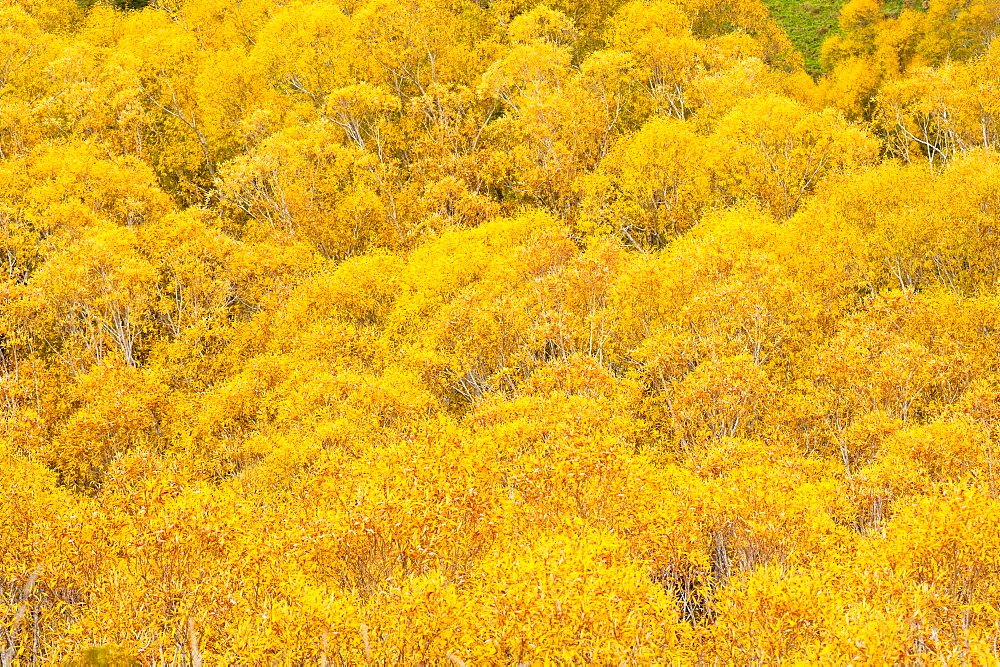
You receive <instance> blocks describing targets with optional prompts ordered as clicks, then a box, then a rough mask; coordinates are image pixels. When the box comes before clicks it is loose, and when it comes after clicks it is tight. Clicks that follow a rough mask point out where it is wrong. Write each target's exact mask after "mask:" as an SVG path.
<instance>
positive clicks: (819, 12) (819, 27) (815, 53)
mask: <svg viewBox="0 0 1000 667" xmlns="http://www.w3.org/2000/svg"><path fill="white" fill-rule="evenodd" d="M764 4H765V5H767V7H768V9H770V10H771V13H772V14H773V15H774V17H775V18H776V19H777V21H778V23H779V24H780V25H781V27H782V28H784V29H785V32H786V33H788V37H789V39H791V40H792V44H794V45H795V48H796V49H798V50H799V51H800V52H801V53H802V55H803V57H804V58H805V65H806V70H807V71H808V72H809V73H810V74H812V75H813V76H817V75H819V73H820V71H821V70H822V68H821V67H820V64H819V52H820V47H822V46H823V40H824V39H826V38H827V37H829V36H830V35H831V34H833V33H836V32H837V30H838V28H837V17H838V16H839V15H840V8H841V7H843V6H844V0H808V1H807V2H803V1H802V0H764Z"/></svg>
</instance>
